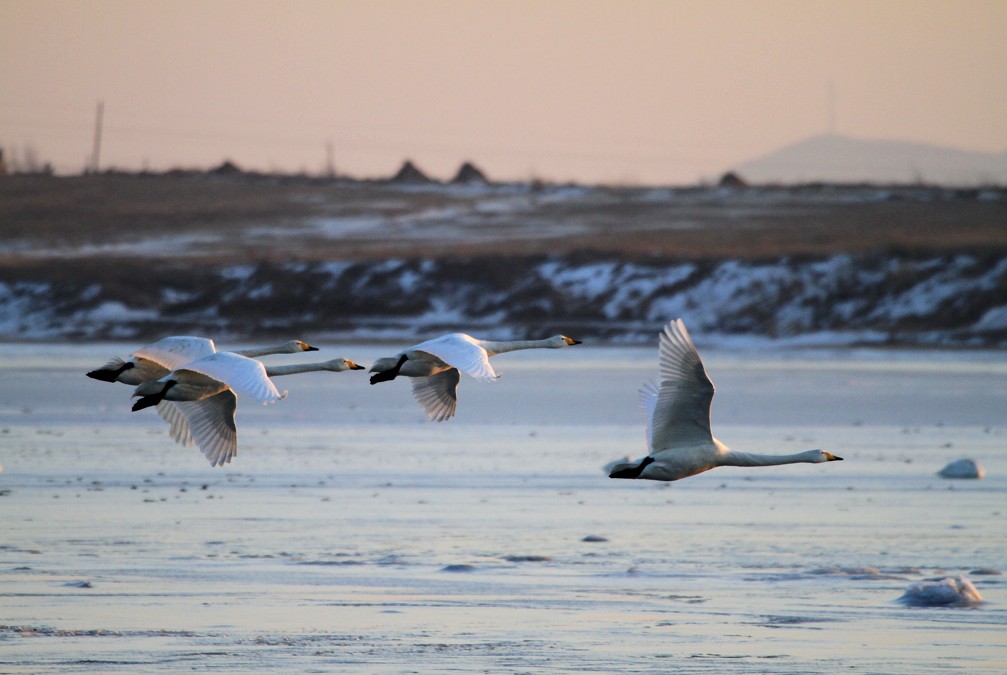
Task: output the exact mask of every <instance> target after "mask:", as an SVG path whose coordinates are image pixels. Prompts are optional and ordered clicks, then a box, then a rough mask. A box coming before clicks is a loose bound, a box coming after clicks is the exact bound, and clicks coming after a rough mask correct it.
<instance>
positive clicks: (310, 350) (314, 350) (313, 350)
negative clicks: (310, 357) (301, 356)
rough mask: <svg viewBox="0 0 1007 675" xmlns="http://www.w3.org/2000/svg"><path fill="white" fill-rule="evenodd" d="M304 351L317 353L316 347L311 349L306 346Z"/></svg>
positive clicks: (309, 346)
mask: <svg viewBox="0 0 1007 675" xmlns="http://www.w3.org/2000/svg"><path fill="white" fill-rule="evenodd" d="M304 351H306V352H317V351H318V347H312V346H311V345H308V346H307V347H305V348H304Z"/></svg>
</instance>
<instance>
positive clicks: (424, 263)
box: [0, 254, 1007, 347]
mask: <svg viewBox="0 0 1007 675" xmlns="http://www.w3.org/2000/svg"><path fill="white" fill-rule="evenodd" d="M141 279H142V282H138V280H141ZM1005 289H1007V255H997V254H990V255H987V256H979V255H966V254H956V255H941V256H933V255H929V256H927V255H909V254H897V255H880V254H869V255H863V254H860V255H848V254H840V255H835V256H826V257H809V258H801V259H796V258H790V257H786V256H783V257H779V258H775V259H768V260H761V261H746V260H735V259H723V260H701V261H688V260H677V261H676V260H649V261H646V262H633V261H621V260H614V259H611V258H606V257H593V258H588V257H587V256H508V257H497V258H442V259H391V260H384V261H335V262H292V263H272V262H259V263H248V264H239V265H223V266H220V265H193V264H191V263H187V262H177V261H175V262H172V261H164V260H160V261H158V260H142V261H130V260H118V261H116V262H115V263H114V264H108V262H107V261H100V260H90V259H86V260H64V261H40V262H36V263H34V264H26V265H22V266H20V267H19V268H17V269H16V270H12V269H5V270H3V271H0V338H6V339H19V338H21V337H23V336H28V335H31V336H35V337H38V338H45V339H88V340H99V339H131V340H146V339H154V338H157V337H161V336H163V335H166V334H190V333H191V334H205V335H213V336H234V337H252V336H254V337H256V338H257V339H259V338H263V337H265V336H277V337H282V336H288V337H289V335H291V334H294V333H296V334H298V335H310V336H312V338H313V339H317V336H320V335H336V336H340V337H342V338H353V337H359V338H362V339H366V338H388V339H400V338H401V339H412V338H415V337H423V336H425V335H432V334H437V333H440V332H445V331H452V330H458V329H459V328H462V327H464V328H465V329H468V330H473V331H474V330H477V329H479V330H481V331H483V332H485V333H487V334H489V335H492V336H493V337H496V338H499V339H508V338H511V337H517V336H521V335H525V334H534V335H538V334H541V335H550V334H552V333H555V332H564V331H565V332H575V333H576V334H577V335H578V337H588V338H594V339H598V340H614V341H620V342H642V343H647V342H648V341H652V340H653V333H654V330H655V328H654V326H658V325H660V322H661V320H662V319H663V318H665V317H667V316H679V315H682V316H688V317H689V319H690V321H691V322H692V323H693V324H694V325H696V326H697V330H702V331H703V332H704V333H707V334H716V335H751V336H763V337H772V338H799V337H800V336H807V335H810V334H815V333H822V332H830V333H831V332H835V333H842V334H844V335H842V336H836V337H835V338H834V339H832V340H831V342H832V343H837V344H842V343H846V344H880V345H931V346H936V345H947V346H951V345H955V346H973V347H974V346H984V347H995V346H1004V345H1007V309H1004V307H1003V305H1004V303H1005V298H1007V292H1005Z"/></svg>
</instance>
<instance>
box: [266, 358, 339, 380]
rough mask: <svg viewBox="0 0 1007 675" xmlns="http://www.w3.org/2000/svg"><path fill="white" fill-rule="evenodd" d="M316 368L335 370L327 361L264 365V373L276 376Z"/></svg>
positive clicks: (311, 371) (295, 373) (294, 373)
mask: <svg viewBox="0 0 1007 675" xmlns="http://www.w3.org/2000/svg"><path fill="white" fill-rule="evenodd" d="M317 370H335V369H334V368H333V367H332V365H331V364H330V363H329V362H328V361H325V362H322V363H294V364H291V365H289V366H266V375H268V376H269V377H277V376H279V375H297V374H298V373H313V372H315V371H317Z"/></svg>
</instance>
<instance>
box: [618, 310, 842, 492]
mask: <svg viewBox="0 0 1007 675" xmlns="http://www.w3.org/2000/svg"><path fill="white" fill-rule="evenodd" d="M659 363H660V378H659V380H657V381H655V382H652V383H648V384H646V385H644V388H643V389H641V390H640V402H641V405H642V406H643V409H644V411H645V412H646V414H647V440H648V443H649V445H650V454H649V455H647V456H646V457H644V458H643V459H640V460H636V461H633V462H622V463H619V464H616V465H615V466H614V467H612V468H611V471H610V472H609V474H608V475H609V477H610V478H646V479H650V480H664V481H672V480H678V479H680V478H687V477H689V476H695V475H696V474H697V473H702V472H704V471H709V470H710V469H715V468H716V467H718V466H775V465H777V464H795V463H799V462H809V463H813V464H817V463H819V462H831V461H836V460H841V459H842V457H836V456H835V455H833V454H831V453H828V452H825V451H824V450H808V451H806V452H799V453H797V454H794V455H755V454H751V453H747V452H738V451H737V450H731V449H729V448H728V447H727V446H726V445H724V444H723V443H721V442H720V441H718V440H717V439H716V438H714V437H713V433H712V432H711V431H710V403H711V402H712V400H713V392H714V389H713V382H711V381H710V378H709V377H708V376H707V374H706V369H705V368H703V362H702V361H701V360H700V358H699V352H697V351H696V346H695V345H694V344H693V343H692V338H690V337H689V333H688V331H686V330H685V324H684V323H683V322H682V320H681V319H675V320H674V321H671V322H670V323H668V325H667V326H665V327H664V330H663V332H662V333H661V340H660V348H659Z"/></svg>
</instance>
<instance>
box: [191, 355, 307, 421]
mask: <svg viewBox="0 0 1007 675" xmlns="http://www.w3.org/2000/svg"><path fill="white" fill-rule="evenodd" d="M179 371H181V372H184V371H191V372H194V373H199V374H200V375H205V376H207V377H210V378H213V379H214V380H217V381H219V382H223V383H224V384H226V385H227V386H228V387H230V388H231V389H232V390H234V392H235V393H236V394H238V395H239V396H248V397H250V398H253V399H255V400H256V401H259V402H260V403H274V402H276V401H279V400H280V399H281V398H283V397H284V396H286V395H287V393H286V392H283V393H282V394H281V393H280V392H279V391H278V390H277V389H276V385H274V384H273V381H272V380H270V379H269V376H267V375H266V367H265V366H263V365H262V362H261V361H256V360H255V359H250V358H248V357H247V356H240V355H238V354H233V353H230V352H217V353H216V354H211V355H210V356H207V357H206V358H204V359H200V360H199V361H193V362H192V363H190V364H188V365H186V366H185V367H184V368H180V369H179ZM190 426H191V425H190Z"/></svg>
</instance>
